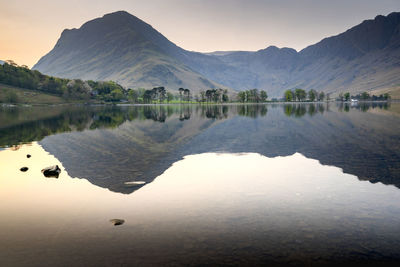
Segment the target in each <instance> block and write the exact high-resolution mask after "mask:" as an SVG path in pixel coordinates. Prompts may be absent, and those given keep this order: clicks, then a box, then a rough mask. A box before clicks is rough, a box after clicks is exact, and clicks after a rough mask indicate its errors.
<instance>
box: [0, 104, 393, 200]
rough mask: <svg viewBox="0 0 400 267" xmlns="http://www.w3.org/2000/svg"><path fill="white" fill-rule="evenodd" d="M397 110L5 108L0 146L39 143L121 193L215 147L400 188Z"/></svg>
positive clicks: (77, 171)
mask: <svg viewBox="0 0 400 267" xmlns="http://www.w3.org/2000/svg"><path fill="white" fill-rule="evenodd" d="M397 106H399V104H395V103H393V104H392V106H390V105H388V104H387V103H379V104H376V103H373V104H370V105H369V104H367V103H362V104H357V105H349V104H347V103H345V104H343V103H339V104H337V105H336V104H334V103H333V104H332V103H330V104H321V103H318V104H288V105H279V104H273V105H178V106H168V105H157V106H123V107H118V106H108V107H103V106H98V107H88V106H72V107H68V106H67V107H66V106H60V107H39V108H6V109H2V112H0V116H1V119H2V120H1V122H0V129H1V135H0V144H1V146H3V147H4V146H9V145H13V144H18V143H20V142H30V141H35V140H41V141H40V144H41V145H42V146H43V147H44V148H45V149H46V150H47V151H49V152H50V153H51V154H53V155H55V156H56V157H57V158H58V159H59V160H60V161H61V162H62V163H63V165H64V166H65V168H66V169H67V170H68V172H69V173H70V174H71V176H72V177H79V178H85V179H88V180H89V181H90V182H91V183H93V184H95V185H98V186H101V187H104V188H108V189H110V190H112V191H116V192H121V193H131V192H133V191H135V190H137V189H138V188H140V186H137V187H134V186H127V184H126V183H127V182H134V181H145V182H146V183H150V182H151V181H152V180H153V179H154V178H155V177H157V176H159V175H160V174H162V173H163V172H164V171H165V170H166V169H168V168H169V166H171V164H173V163H174V162H175V161H177V160H180V159H181V158H182V157H184V156H185V155H188V154H198V153H205V152H213V151H215V152H219V151H224V152H256V153H260V154H262V155H265V156H269V157H276V156H288V155H292V154H294V153H296V152H300V153H302V154H304V155H306V156H307V157H309V158H314V159H318V160H319V161H321V162H322V163H323V164H326V165H333V166H337V167H340V168H342V169H343V170H344V171H345V172H346V173H351V174H354V175H356V176H357V177H359V179H362V180H369V181H371V182H383V183H385V184H394V185H396V186H398V187H400V179H399V177H400V166H399V162H400V154H399V153H400V152H399V151H400V141H399V139H400V137H399V132H400V119H399V116H398V115H396V114H393V112H392V110H394V111H396V110H398V109H397ZM366 107H368V108H366ZM367 111H368V112H367ZM390 112H392V113H390ZM27 114H32V117H29V116H28V115H27ZM60 133H63V134H60ZM46 136H47V137H46ZM43 138H44V139H43Z"/></svg>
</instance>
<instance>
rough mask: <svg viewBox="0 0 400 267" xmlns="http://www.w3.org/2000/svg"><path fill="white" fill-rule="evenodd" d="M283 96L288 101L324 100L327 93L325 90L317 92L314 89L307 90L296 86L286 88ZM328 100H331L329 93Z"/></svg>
mask: <svg viewBox="0 0 400 267" xmlns="http://www.w3.org/2000/svg"><path fill="white" fill-rule="evenodd" d="M283 98H284V99H285V101H286V102H292V101H311V102H314V101H324V99H325V93H324V92H317V91H316V90H314V89H311V90H310V91H308V92H306V90H304V89H301V88H296V89H294V90H286V91H285V93H284V95H283ZM327 100H329V95H327Z"/></svg>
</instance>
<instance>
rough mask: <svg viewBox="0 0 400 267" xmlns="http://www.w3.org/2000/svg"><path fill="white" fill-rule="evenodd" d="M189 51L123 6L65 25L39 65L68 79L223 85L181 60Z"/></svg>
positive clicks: (143, 84)
mask: <svg viewBox="0 0 400 267" xmlns="http://www.w3.org/2000/svg"><path fill="white" fill-rule="evenodd" d="M185 56H186V51H185V50H183V49H181V48H179V47H178V46H176V45H175V44H173V43H172V42H170V41H169V40H168V39H167V38H165V37H164V36H163V35H161V34H160V33H159V32H157V31H156V30H155V29H153V28H152V27H151V26H150V25H149V24H147V23H145V22H143V21H141V20H140V19H138V18H136V17H135V16H132V15H130V14H129V13H127V12H124V11H119V12H115V13H111V14H107V15H105V16H103V17H102V18H97V19H94V20H92V21H89V22H87V23H85V24H83V25H82V27H80V28H79V29H72V30H64V31H63V33H62V34H61V37H60V39H59V40H58V42H57V44H56V46H55V47H54V48H53V50H52V51H50V52H49V53H48V54H47V55H45V56H44V57H42V58H41V59H40V60H39V62H38V63H37V64H36V65H35V66H34V67H33V69H37V70H39V71H41V72H43V73H46V74H50V75H53V76H58V77H65V78H81V79H85V80H89V79H93V80H113V81H117V82H118V83H120V84H122V85H124V86H128V87H134V88H138V87H148V88H151V87H154V86H165V87H166V88H168V89H174V90H177V89H178V88H179V87H184V88H191V89H192V88H193V89H195V88H205V89H207V88H214V87H221V85H219V84H217V83H215V82H213V81H211V80H209V79H207V78H206V77H204V76H202V75H200V74H199V73H196V72H195V71H193V70H192V69H190V68H189V67H188V66H187V65H185V64H183V63H182V62H180V61H179V60H177V58H178V57H185Z"/></svg>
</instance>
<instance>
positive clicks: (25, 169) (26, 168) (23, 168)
mask: <svg viewBox="0 0 400 267" xmlns="http://www.w3.org/2000/svg"><path fill="white" fill-rule="evenodd" d="M19 170H20V171H21V172H26V171H27V170H28V167H22V168H21V169H19Z"/></svg>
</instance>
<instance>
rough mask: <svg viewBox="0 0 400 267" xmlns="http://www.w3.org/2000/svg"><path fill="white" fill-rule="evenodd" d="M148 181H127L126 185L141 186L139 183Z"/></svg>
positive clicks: (142, 183)
mask: <svg viewBox="0 0 400 267" xmlns="http://www.w3.org/2000/svg"><path fill="white" fill-rule="evenodd" d="M145 183H146V182H145V181H133V182H125V183H124V184H125V186H128V187H130V186H139V185H144V184H145Z"/></svg>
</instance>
